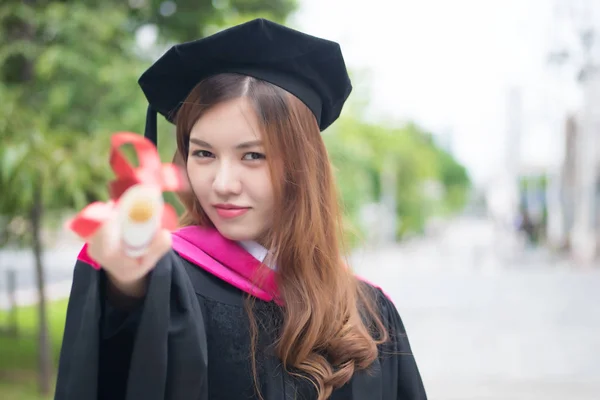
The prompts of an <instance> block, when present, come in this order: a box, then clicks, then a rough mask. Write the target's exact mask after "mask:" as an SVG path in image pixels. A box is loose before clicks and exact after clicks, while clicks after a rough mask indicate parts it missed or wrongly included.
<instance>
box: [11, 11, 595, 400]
mask: <svg viewBox="0 0 600 400" xmlns="http://www.w3.org/2000/svg"><path fill="white" fill-rule="evenodd" d="M255 17H266V18H270V19H272V20H275V21H278V22H282V23H285V24H287V25H288V26H291V27H294V28H298V29H301V30H304V31H307V32H308V33H311V34H314V35H317V36H322V37H326V38H328V39H331V40H335V41H338V42H339V43H340V44H341V46H342V50H343V52H344V54H345V57H346V61H347V66H348V68H349V70H350V71H351V74H352V76H353V83H354V87H355V89H354V92H353V94H352V96H351V97H350V100H349V102H348V105H347V107H346V109H345V111H344V114H343V115H342V117H341V118H340V120H339V121H338V122H336V123H335V124H334V125H333V126H332V127H330V128H328V129H327V130H326V131H325V132H324V133H323V137H324V139H325V140H326V142H327V146H328V148H329V151H330V155H331V157H332V160H333V162H334V164H335V167H336V173H337V177H338V184H339V188H340V193H341V195H342V199H343V201H344V206H345V210H346V215H347V218H346V228H347V229H346V232H347V241H348V244H349V254H350V256H351V259H352V260H353V266H354V268H355V270H356V271H357V273H358V274H360V275H362V276H364V277H366V278H368V279H370V280H371V281H373V282H375V283H377V284H379V285H381V286H382V287H383V288H384V289H385V291H386V292H387V293H388V294H389V295H390V296H391V297H392V298H393V299H394V301H395V303H396V305H397V307H398V309H399V311H400V314H401V315H402V317H403V320H404V322H405V325H406V328H407V331H408V334H409V338H410V340H411V343H412V346H413V350H414V353H415V355H416V358H417V361H418V363H419V367H420V369H421V372H422V375H423V379H424V381H425V384H426V388H427V391H428V394H429V397H430V399H433V400H492V399H493V400H538V399H539V400H542V399H544V400H553V399H561V400H562V399H574V400H598V399H600V307H599V305H600V294H599V292H598V288H599V287H600V268H599V265H600V262H599V258H598V257H599V255H600V253H599V252H598V245H599V244H600V230H599V228H600V148H599V146H598V143H597V142H598V141H600V138H599V135H600V72H599V71H598V65H599V64H598V63H599V62H600V60H599V59H598V56H599V55H600V46H599V45H598V43H597V39H598V34H599V33H600V0H420V1H407V0H370V1H368V2H366V1H359V0H211V1H209V0H176V1H170V0H167V1H162V0H127V1H125V0H118V1H117V0H102V1H100V0H62V1H49V0H45V1H44V0H27V1H25V0H24V1H17V0H2V1H1V2H0V141H1V142H0V143H1V145H0V245H1V249H0V398H1V399H23V400H32V399H50V398H52V392H53V382H54V379H55V376H54V374H55V372H56V363H57V357H58V353H59V350H60V342H61V339H62V328H63V325H64V319H65V312H66V304H67V303H66V298H67V297H68V293H69V288H70V284H71V275H72V269H73V265H74V261H75V257H76V254H77V252H78V251H79V249H80V247H81V243H80V242H79V241H77V240H76V238H74V237H73V235H71V234H70V233H68V232H65V231H64V230H63V229H62V223H63V222H64V221H65V219H66V218H68V217H69V216H71V215H73V213H74V212H76V211H77V210H79V209H81V208H82V207H84V206H85V205H86V204H88V203H89V202H91V201H94V200H96V199H102V200H105V199H106V197H107V193H106V185H105V183H106V182H108V181H109V180H110V179H111V176H112V172H111V171H110V169H109V167H108V162H107V161H108V159H107V158H108V157H107V155H108V142H109V140H108V139H109V135H110V134H111V133H113V132H115V131H121V130H130V131H134V132H142V131H143V126H144V121H145V110H146V100H145V98H144V96H143V94H142V92H141V90H140V89H139V88H138V86H137V78H138V77H139V75H140V74H141V73H142V72H143V71H144V70H145V69H146V68H147V67H148V66H149V65H150V64H151V63H152V62H153V61H154V60H156V58H158V57H159V56H160V55H161V54H162V53H163V52H164V51H165V50H166V49H167V48H168V47H169V46H171V45H172V44H174V43H179V42H182V41H188V40H193V39H197V38H199V37H202V36H205V35H208V34H211V33H214V32H217V31H219V30H220V29H223V28H224V27H227V26H230V25H232V24H235V23H240V22H243V21H246V20H249V19H252V18H255ZM159 132H160V134H159V136H160V138H159V143H160V146H159V147H160V153H161V156H162V158H163V160H164V161H170V160H171V157H172V155H173V151H174V149H175V143H174V140H172V138H173V127H172V126H170V125H169V124H167V123H166V122H165V121H160V122H159ZM169 200H170V201H173V202H174V201H175V200H174V198H172V197H171V198H169Z"/></svg>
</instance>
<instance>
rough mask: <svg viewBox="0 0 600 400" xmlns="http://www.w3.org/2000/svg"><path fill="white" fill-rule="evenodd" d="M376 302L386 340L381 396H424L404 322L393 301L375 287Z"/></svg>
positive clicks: (405, 399)
mask: <svg viewBox="0 0 600 400" xmlns="http://www.w3.org/2000/svg"><path fill="white" fill-rule="evenodd" d="M377 303H378V304H379V309H380V311H381V317H382V320H383V323H384V324H385V325H386V327H387V329H388V332H389V335H390V340H389V342H388V343H385V344H384V345H382V349H381V350H382V356H381V364H382V365H381V368H382V375H383V392H384V393H383V398H384V399H386V400H387V399H389V400H392V399H393V400H426V399H427V394H426V392H425V387H424V385H423V380H422V378H421V374H420V372H419V368H418V366H417V362H416V360H415V356H414V354H413V351H412V349H411V346H410V342H409V340H408V335H407V333H406V329H405V328H404V323H403V322H402V319H401V318H400V314H399V313H398V310H397V308H396V306H395V305H394V303H392V301H391V300H390V299H389V298H388V297H387V296H386V295H385V294H384V293H383V292H382V291H381V290H379V289H377Z"/></svg>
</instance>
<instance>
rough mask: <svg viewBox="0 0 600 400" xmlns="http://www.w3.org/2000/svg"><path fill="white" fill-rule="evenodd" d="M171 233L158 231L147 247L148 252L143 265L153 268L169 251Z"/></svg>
mask: <svg viewBox="0 0 600 400" xmlns="http://www.w3.org/2000/svg"><path fill="white" fill-rule="evenodd" d="M171 244H172V238H171V232H169V231H168V230H166V229H160V230H159V231H158V232H156V234H155V235H154V238H153V239H152V242H151V243H150V245H149V246H148V248H149V251H148V253H147V254H146V257H144V264H146V265H148V266H149V267H150V268H153V267H154V266H155V265H156V264H157V263H158V261H159V260H160V259H161V258H162V257H163V256H164V255H165V254H166V253H168V252H169V250H170V249H171Z"/></svg>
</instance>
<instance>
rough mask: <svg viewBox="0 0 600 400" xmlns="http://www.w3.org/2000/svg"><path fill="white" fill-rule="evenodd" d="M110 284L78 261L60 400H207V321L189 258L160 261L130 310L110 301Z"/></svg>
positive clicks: (171, 254) (57, 398)
mask: <svg viewBox="0 0 600 400" xmlns="http://www.w3.org/2000/svg"><path fill="white" fill-rule="evenodd" d="M102 280H103V273H102V271H101V270H96V269H94V268H92V267H91V266H90V265H89V264H87V263H86V262H84V261H78V262H77V264H76V266H75V272H74V275H73V286H72V288H71V294H70V298H69V305H68V309H67V319H66V323H65V331H64V337H63V343H62V348H61V354H60V359H59V368H58V379H57V385H56V394H55V400H97V399H102V398H110V399H115V400H120V399H123V400H134V399H145V400H166V399H169V400H171V399H172V400H183V399H198V400H207V399H208V391H207V358H206V357H207V349H206V332H205V326H204V320H203V317H202V312H201V309H200V305H199V303H198V299H197V297H196V294H195V291H194V288H193V287H192V284H191V283H190V281H189V277H188V276H187V273H186V271H185V269H184V267H183V265H182V264H181V259H180V258H179V257H178V256H177V255H175V253H174V252H173V251H171V252H169V253H168V254H167V255H165V256H164V257H163V258H162V259H161V260H160V261H159V262H158V264H157V265H156V267H155V268H154V270H153V271H152V273H151V277H150V282H149V284H148V291H147V293H146V297H145V299H144V301H143V303H141V304H140V305H139V307H138V308H137V309H135V310H133V311H130V312H126V313H124V312H122V311H120V310H118V309H115V308H113V307H111V306H110V304H108V303H107V302H106V301H105V296H104V293H103V282H102Z"/></svg>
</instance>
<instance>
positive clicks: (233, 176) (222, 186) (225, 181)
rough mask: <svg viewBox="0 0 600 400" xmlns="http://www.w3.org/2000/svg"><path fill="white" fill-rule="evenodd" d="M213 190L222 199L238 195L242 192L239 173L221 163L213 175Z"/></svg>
mask: <svg viewBox="0 0 600 400" xmlns="http://www.w3.org/2000/svg"><path fill="white" fill-rule="evenodd" d="M213 189H214V191H215V192H216V193H217V194H218V195H219V196H223V197H227V196H232V195H239V194H240V193H241V191H242V182H241V180H240V176H239V171H236V168H235V167H234V166H233V165H231V164H229V163H221V164H220V165H219V166H218V169H217V171H216V174H215V179H214V181H213Z"/></svg>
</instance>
